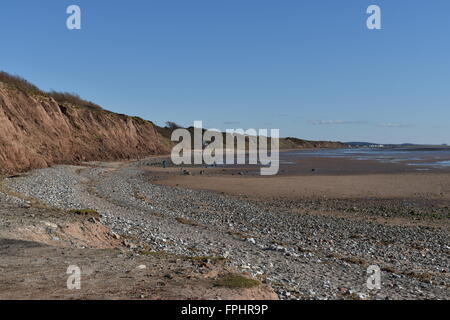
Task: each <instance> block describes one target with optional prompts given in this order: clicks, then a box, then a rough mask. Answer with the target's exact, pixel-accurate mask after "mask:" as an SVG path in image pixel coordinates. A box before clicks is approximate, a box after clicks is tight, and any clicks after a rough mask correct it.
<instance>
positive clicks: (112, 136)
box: [0, 82, 170, 173]
mask: <svg viewBox="0 0 450 320" xmlns="http://www.w3.org/2000/svg"><path fill="white" fill-rule="evenodd" d="M169 146H170V145H169V142H168V141H167V139H166V138H164V137H162V136H161V135H160V134H159V133H158V132H157V131H156V129H155V126H154V125H153V124H152V123H151V122H148V121H145V120H142V119H140V118H136V117H129V116H125V115H119V114H116V113H112V112H108V111H105V110H102V109H100V108H98V109H96V108H89V107H80V106H75V105H71V104H70V103H64V104H59V103H58V102H56V100H54V99H53V98H52V97H50V96H49V95H46V94H39V93H30V92H27V91H26V90H21V89H17V88H16V87H14V86H12V85H10V84H7V83H4V82H0V173H13V172H20V171H26V170H29V169H33V168H42V167H47V166H49V165H53V164H58V163H78V162H80V161H93V160H119V159H129V158H137V157H143V156H146V155H152V154H165V153H169V152H170V149H169Z"/></svg>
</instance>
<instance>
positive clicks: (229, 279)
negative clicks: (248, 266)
mask: <svg viewBox="0 0 450 320" xmlns="http://www.w3.org/2000/svg"><path fill="white" fill-rule="evenodd" d="M260 284H261V283H260V282H259V281H258V280H254V279H249V278H246V277H244V276H242V275H239V274H229V275H227V276H225V277H223V278H221V279H219V280H217V281H216V282H215V283H214V285H215V286H216V287H224V288H230V289H247V288H253V287H257V286H259V285H260Z"/></svg>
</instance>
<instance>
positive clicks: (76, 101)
mask: <svg viewBox="0 0 450 320" xmlns="http://www.w3.org/2000/svg"><path fill="white" fill-rule="evenodd" d="M47 94H48V95H49V96H50V97H52V98H53V99H55V100H56V101H57V102H58V103H59V104H64V103H69V104H72V105H74V106H81V107H86V108H91V109H97V110H101V109H102V108H101V107H100V106H99V105H97V104H95V103H93V102H91V101H86V100H84V99H81V98H80V96H79V95H77V94H75V93H69V92H57V91H50V92H48V93H47Z"/></svg>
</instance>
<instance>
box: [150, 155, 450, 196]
mask: <svg viewBox="0 0 450 320" xmlns="http://www.w3.org/2000/svg"><path fill="white" fill-rule="evenodd" d="M148 170H149V171H150V173H151V175H152V176H153V178H154V179H155V180H156V181H155V180H153V182H155V183H157V184H162V185H168V186H177V187H182V188H190V189H197V190H211V191H215V192H222V193H226V194H231V195H245V196H249V197H256V198H279V197H283V198H293V199H299V198H336V199H339V198H357V199H364V198H383V199H398V198H408V199H411V198H418V199H436V200H450V171H449V170H448V169H433V170H430V171H417V168H414V167H412V166H407V165H403V164H398V163H380V162H377V161H371V160H366V161H361V160H353V159H346V158H319V157H317V158H305V159H301V161H298V163H295V164H294V165H293V164H292V163H290V164H288V165H286V164H282V165H281V167H280V173H279V174H278V175H277V176H270V177H262V176H259V174H258V173H259V169H258V168H257V167H255V166H253V167H249V166H241V167H226V168H206V169H205V168H188V170H189V172H190V173H191V175H182V174H181V173H180V171H181V170H182V169H180V168H169V169H162V168H149V169H148ZM201 171H203V173H202V174H200V172H201ZM155 177H156V178H155Z"/></svg>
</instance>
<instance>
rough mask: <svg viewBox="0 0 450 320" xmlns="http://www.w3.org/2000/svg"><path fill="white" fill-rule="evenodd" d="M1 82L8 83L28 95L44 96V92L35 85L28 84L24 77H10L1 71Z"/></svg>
mask: <svg viewBox="0 0 450 320" xmlns="http://www.w3.org/2000/svg"><path fill="white" fill-rule="evenodd" d="M0 82H4V83H8V84H10V85H12V86H14V87H16V88H17V89H19V90H22V91H24V92H27V93H34V94H43V93H44V92H43V91H42V90H41V89H39V88H38V87H36V86H35V85H34V84H32V83H30V82H28V80H25V79H24V78H22V77H19V76H13V75H10V74H8V73H6V72H4V71H0Z"/></svg>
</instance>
